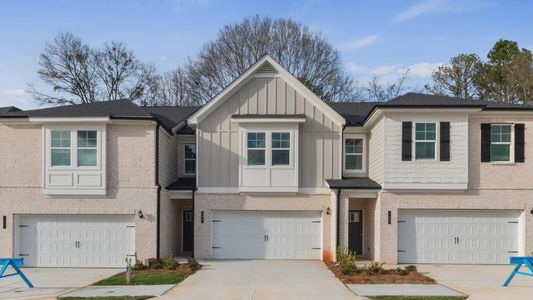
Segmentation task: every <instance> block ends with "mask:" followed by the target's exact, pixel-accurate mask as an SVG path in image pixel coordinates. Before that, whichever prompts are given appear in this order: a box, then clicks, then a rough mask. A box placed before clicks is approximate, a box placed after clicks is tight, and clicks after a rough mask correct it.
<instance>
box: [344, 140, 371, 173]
mask: <svg viewBox="0 0 533 300" xmlns="http://www.w3.org/2000/svg"><path fill="white" fill-rule="evenodd" d="M348 139H361V140H363V154H362V156H363V157H362V161H363V166H362V169H360V170H351V169H346V156H347V155H348V154H347V153H346V140H348ZM366 141H367V139H366V135H365V134H345V135H344V137H343V139H342V145H341V149H342V150H341V151H342V155H343V157H342V160H343V163H342V171H343V173H344V174H365V173H366V172H367V147H368V146H367V144H366Z"/></svg>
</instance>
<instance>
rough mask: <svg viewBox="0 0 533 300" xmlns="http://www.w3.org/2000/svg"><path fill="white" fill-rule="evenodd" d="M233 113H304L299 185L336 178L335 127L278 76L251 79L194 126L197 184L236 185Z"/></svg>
mask: <svg viewBox="0 0 533 300" xmlns="http://www.w3.org/2000/svg"><path fill="white" fill-rule="evenodd" d="M233 114H279V115H287V114H305V115H306V122H305V123H303V124H301V125H300V128H299V131H300V138H299V141H298V142H299V168H300V169H299V176H300V178H299V186H300V187H313V188H314V187H319V188H320V187H325V182H324V180H325V179H329V178H339V176H340V172H341V170H340V160H339V155H340V148H339V147H340V142H339V141H340V130H341V129H340V127H339V126H337V125H336V124H334V123H333V121H332V120H330V119H329V118H328V117H326V116H325V115H324V113H323V112H321V111H320V110H319V109H317V108H316V107H315V106H314V105H313V104H312V102H311V101H309V100H308V99H305V98H304V96H303V95H302V94H300V93H299V92H297V91H296V90H295V89H294V88H293V87H292V86H291V85H290V84H287V83H286V82H285V81H284V80H283V79H282V78H280V77H271V78H261V77H259V78H252V79H251V80H250V81H248V82H247V83H246V84H245V85H244V86H243V87H242V88H241V89H239V90H237V91H236V92H235V93H234V94H233V95H231V96H230V97H229V98H228V99H227V100H226V101H225V102H224V103H222V105H220V106H219V107H218V108H217V109H215V110H214V111H213V112H212V113H211V114H210V115H209V116H207V117H206V118H205V119H204V120H202V121H201V122H200V123H199V124H198V130H197V134H198V143H199V145H198V150H199V153H198V157H199V158H198V163H199V186H200V187H237V186H238V180H239V145H240V142H239V126H238V124H236V123H232V122H231V115H233Z"/></svg>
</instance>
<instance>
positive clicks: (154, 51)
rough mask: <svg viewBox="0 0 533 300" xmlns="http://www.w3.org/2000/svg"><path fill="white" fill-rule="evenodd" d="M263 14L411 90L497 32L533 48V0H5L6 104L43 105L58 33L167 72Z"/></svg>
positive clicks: (487, 44) (1, 16)
mask: <svg viewBox="0 0 533 300" xmlns="http://www.w3.org/2000/svg"><path fill="white" fill-rule="evenodd" d="M256 14H258V15H261V16H270V17H272V18H291V19H293V20H295V21H298V22H301V23H303V24H305V25H307V26H309V28H310V29H312V30H313V31H315V32H320V33H322V34H323V35H324V36H326V37H327V39H328V40H329V42H330V43H331V44H332V45H333V46H334V47H335V48H336V49H338V50H339V51H340V54H341V57H342V63H343V67H344V68H345V70H346V72H347V73H349V74H350V75H351V76H353V78H355V79H356V80H357V81H358V82H361V83H364V82H365V81H367V80H368V79H370V78H372V77H373V76H377V77H378V78H380V79H381V80H382V81H386V82H394V80H396V78H397V77H398V76H399V74H401V73H403V72H405V70H407V69H409V73H408V74H409V79H408V81H407V86H408V87H410V88H412V89H414V90H420V89H421V88H422V87H423V85H424V84H425V83H428V82H430V81H431V72H432V70H433V69H434V68H435V67H436V66H438V65H439V64H443V63H446V62H448V61H449V59H450V57H452V56H454V55H457V54H459V53H476V54H478V55H479V56H480V57H481V58H483V59H485V57H486V55H487V53H488V51H489V50H490V48H491V47H492V45H493V44H494V43H495V42H496V41H497V40H498V39H501V38H504V39H510V40H514V41H517V42H518V44H519V46H520V47H524V48H528V49H533V17H532V15H533V1H517V0H516V1H515V0H508V1H504V0H502V1H496V0H485V1H481V0H413V1H392V0H368V1H362V0H361V1H349V0H346V1H334V0H298V1H290V0H283V1H277V0H270V1H260V0H239V1H230V0H224V1H223V0H86V1H81V0H34V1H30V0H18V1H9V0H0V107H2V106H11V105H13V106H17V107H19V108H22V109H30V108H38V107H39V105H38V104H37V103H36V102H35V101H34V100H33V99H32V97H31V96H30V95H28V94H27V93H26V92H25V89H26V88H27V87H28V85H29V84H33V85H34V86H35V87H37V88H38V89H39V88H41V89H43V88H44V87H45V86H44V85H43V83H42V82H41V81H40V79H39V78H38V76H37V70H38V67H39V66H38V60H39V54H40V53H41V51H42V50H43V48H44V46H45V43H46V41H48V40H51V39H53V38H54V37H55V36H56V35H57V34H58V33H59V32H66V31H69V32H72V33H74V34H75V35H77V36H79V37H80V38H81V39H82V40H83V41H84V42H85V43H87V44H89V45H90V46H92V47H101V46H102V45H103V44H104V43H105V42H108V41H112V40H115V41H122V42H124V43H126V45H127V46H128V47H129V48H130V49H132V50H134V52H135V54H136V55H137V57H138V58H139V59H140V60H141V61H145V62H151V63H154V64H155V65H156V66H157V67H158V70H159V71H161V72H165V71H169V70H172V69H174V68H175V67H177V66H178V65H180V64H182V63H183V62H184V61H185V60H186V58H187V57H194V55H195V54H196V53H197V52H198V50H199V49H200V48H201V47H202V45H203V44H204V43H206V42H208V41H210V40H213V39H214V38H215V37H216V35H217V32H218V31H219V30H220V29H221V28H222V27H223V26H224V25H225V24H228V23H237V22H239V21H241V20H242V19H243V18H245V17H249V16H253V15H256Z"/></svg>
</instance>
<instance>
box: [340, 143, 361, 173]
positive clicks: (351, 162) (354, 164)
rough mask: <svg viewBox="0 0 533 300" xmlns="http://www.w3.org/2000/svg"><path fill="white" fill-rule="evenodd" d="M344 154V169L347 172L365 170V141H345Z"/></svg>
mask: <svg viewBox="0 0 533 300" xmlns="http://www.w3.org/2000/svg"><path fill="white" fill-rule="evenodd" d="M344 154H345V158H344V168H345V169H346V170H347V171H358V170H363V139H360V138H357V139H354V138H347V139H345V140H344Z"/></svg>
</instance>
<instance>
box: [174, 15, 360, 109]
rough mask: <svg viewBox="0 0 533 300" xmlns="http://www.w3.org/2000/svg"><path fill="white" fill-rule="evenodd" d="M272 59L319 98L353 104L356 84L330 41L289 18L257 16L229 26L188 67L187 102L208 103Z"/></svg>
mask: <svg viewBox="0 0 533 300" xmlns="http://www.w3.org/2000/svg"><path fill="white" fill-rule="evenodd" d="M265 54H269V55H270V56H272V57H273V58H274V59H275V60H276V61H277V62H279V63H280V64H281V65H282V66H283V67H284V68H285V69H287V70H288V71H289V72H290V73H291V74H293V75H294V76H295V77H297V78H298V79H300V80H301V81H302V82H303V83H304V84H305V85H306V86H307V87H309V88H310V89H311V90H312V91H314V92H315V93H317V95H318V96H319V97H321V98H322V99H325V100H329V101H336V100H343V101H346V100H353V95H354V93H355V85H354V82H353V80H352V79H351V78H350V77H349V76H347V74H345V72H344V71H343V68H342V64H341V59H340V55H339V52H338V51H336V50H335V49H333V47H332V46H331V44H330V43H329V42H328V41H327V40H326V38H325V37H324V36H323V35H321V34H318V33H314V32H312V31H311V30H310V29H309V28H308V27H307V26H304V25H302V24H300V23H297V22H295V21H293V20H290V19H277V20H273V19H271V18H268V17H260V16H254V17H251V18H246V19H244V20H243V21H242V22H240V23H236V24H230V25H226V26H224V28H223V29H222V30H221V31H220V32H219V33H218V36H217V38H216V39H215V40H214V41H212V42H209V43H207V44H206V45H205V46H204V47H203V48H202V49H201V50H200V52H199V53H198V55H197V56H196V57H195V58H194V59H189V61H188V63H187V64H186V65H185V67H184V70H183V71H184V72H185V74H187V76H186V81H187V82H186V83H185V84H183V85H180V86H179V88H180V89H181V88H185V89H187V91H186V92H185V93H186V94H187V95H188V97H191V98H192V99H193V100H194V101H195V102H197V103H198V104H203V103H205V102H206V101H208V100H210V99H211V98H212V97H213V96H215V95H216V94H217V93H218V92H220V91H221V90H222V89H223V88H224V87H226V86H227V85H228V84H229V83H230V82H231V81H233V80H234V79H235V78H237V77H238V76H240V75H241V74H242V73H244V72H245V71H246V69H248V68H249V67H250V66H251V65H252V64H253V63H255V62H256V61H257V60H259V59H260V58H261V57H262V56H263V55H265Z"/></svg>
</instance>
